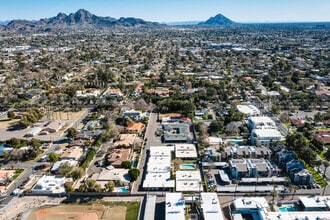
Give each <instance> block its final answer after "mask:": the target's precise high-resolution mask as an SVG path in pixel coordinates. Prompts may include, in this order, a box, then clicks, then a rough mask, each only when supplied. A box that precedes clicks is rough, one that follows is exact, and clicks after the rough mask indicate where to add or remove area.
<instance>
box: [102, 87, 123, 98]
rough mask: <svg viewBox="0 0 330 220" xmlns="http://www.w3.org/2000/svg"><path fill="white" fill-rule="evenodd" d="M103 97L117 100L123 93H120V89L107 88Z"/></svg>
mask: <svg viewBox="0 0 330 220" xmlns="http://www.w3.org/2000/svg"><path fill="white" fill-rule="evenodd" d="M103 96H104V97H106V98H108V97H111V98H119V97H122V96H123V93H122V92H121V91H120V89H112V88H108V89H107V90H106V91H105V92H104V93H103Z"/></svg>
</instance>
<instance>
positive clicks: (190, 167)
mask: <svg viewBox="0 0 330 220" xmlns="http://www.w3.org/2000/svg"><path fill="white" fill-rule="evenodd" d="M195 168H196V167H195V164H181V165H180V169H182V170H193V169H195Z"/></svg>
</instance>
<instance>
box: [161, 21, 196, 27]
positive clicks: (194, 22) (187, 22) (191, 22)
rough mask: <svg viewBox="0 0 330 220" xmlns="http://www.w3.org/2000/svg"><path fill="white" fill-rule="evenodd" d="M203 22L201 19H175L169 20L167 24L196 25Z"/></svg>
mask: <svg viewBox="0 0 330 220" xmlns="http://www.w3.org/2000/svg"><path fill="white" fill-rule="evenodd" d="M199 23H201V21H174V22H167V23H165V24H167V25H174V26H175V25H196V24H199Z"/></svg>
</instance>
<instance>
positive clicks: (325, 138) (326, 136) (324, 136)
mask: <svg viewBox="0 0 330 220" xmlns="http://www.w3.org/2000/svg"><path fill="white" fill-rule="evenodd" d="M314 136H315V138H316V140H318V141H321V142H323V143H324V144H325V145H329V144H330V131H326V130H323V131H315V133H314Z"/></svg>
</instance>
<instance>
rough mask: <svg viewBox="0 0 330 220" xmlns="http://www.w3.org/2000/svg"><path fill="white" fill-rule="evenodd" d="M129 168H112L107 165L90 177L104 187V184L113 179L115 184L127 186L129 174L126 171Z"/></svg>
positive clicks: (129, 179)
mask: <svg viewBox="0 0 330 220" xmlns="http://www.w3.org/2000/svg"><path fill="white" fill-rule="evenodd" d="M128 171H129V169H114V168H109V167H107V168H106V169H102V170H101V171H100V172H99V173H94V174H93V175H92V177H91V178H92V179H94V180H96V182H97V183H99V184H100V185H101V187H102V188H104V185H105V184H107V183H108V182H109V181H114V183H115V186H129V184H130V181H131V176H130V175H129V173H128Z"/></svg>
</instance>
